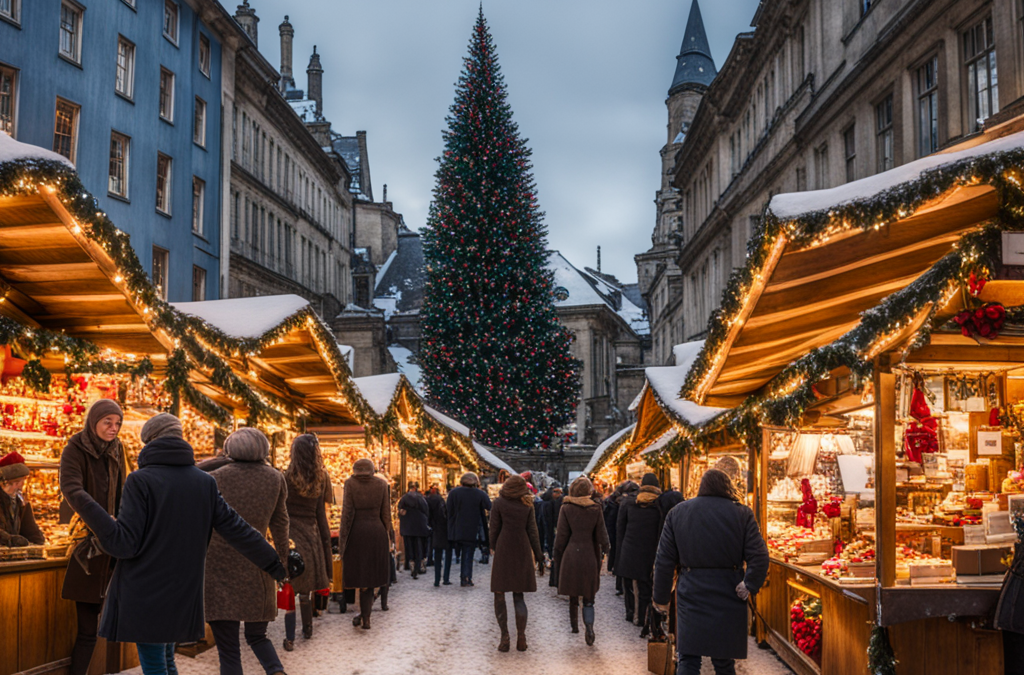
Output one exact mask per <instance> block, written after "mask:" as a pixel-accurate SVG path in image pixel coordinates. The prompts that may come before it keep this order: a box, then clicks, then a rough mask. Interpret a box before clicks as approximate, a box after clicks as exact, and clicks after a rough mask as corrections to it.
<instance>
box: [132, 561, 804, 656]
mask: <svg viewBox="0 0 1024 675" xmlns="http://www.w3.org/2000/svg"><path fill="white" fill-rule="evenodd" d="M427 570H428V575H427V576H426V577H420V578H419V579H417V580H415V581H414V580H412V579H411V578H410V576H409V574H408V573H407V572H406V573H400V574H399V578H398V584H397V585H396V586H394V587H393V588H392V590H391V597H390V599H389V603H388V604H389V605H390V611H387V612H381V611H379V604H375V605H374V611H373V617H372V621H373V628H372V629H371V630H369V631H364V630H361V629H359V628H355V627H353V626H352V617H353V609H352V608H351V606H350V608H349V612H348V613H347V614H327V615H325V616H323V617H321V618H319V619H315V620H314V632H313V639H312V640H303V639H302V636H301V630H299V631H297V632H298V633H299V636H298V639H297V640H296V642H295V651H293V652H285V651H284V650H283V649H281V641H282V640H283V639H284V621H283V619H282V617H281V616H279V617H278V620H277V621H275V622H274V623H272V624H271V625H270V636H271V638H272V639H273V641H274V644H275V646H276V647H277V650H278V654H279V655H280V656H281V659H282V663H284V666H285V668H286V669H287V670H288V672H289V674H290V675H328V674H330V675H334V674H335V673H342V672H344V673H351V674H352V675H389V674H391V673H394V674H395V675H399V674H401V675H406V674H408V673H423V674H425V675H435V674H436V675H441V674H445V675H447V674H448V673H472V674H473V675H499V673H500V674H502V675H507V674H508V673H510V672H524V673H530V674H531V675H555V674H563V673H568V672H579V673H615V675H633V674H636V675H642V674H643V673H646V672H647V642H646V640H641V639H640V637H639V635H640V629H639V628H637V627H636V626H633V625H632V624H628V623H626V622H625V620H624V609H623V606H622V600H621V598H619V597H617V596H616V595H615V584H614V581H613V580H612V578H611V577H604V578H602V584H601V591H600V593H599V594H598V596H597V601H596V606H597V621H596V624H595V633H596V634H597V642H596V644H595V645H594V646H593V647H588V646H587V645H586V643H585V642H584V640H583V632H582V630H583V626H582V619H581V621H580V633H579V634H577V635H573V634H572V633H570V632H569V618H568V617H569V610H568V606H569V603H568V600H567V599H565V598H560V597H558V596H557V595H556V594H555V593H554V589H552V588H549V587H548V586H547V578H544V579H538V582H539V583H538V592H537V593H532V594H527V596H526V603H527V606H528V608H529V612H530V622H529V625H528V627H527V631H526V636H527V641H528V642H529V645H530V648H529V650H528V651H526V652H523V653H520V652H517V651H516V649H515V623H514V619H513V616H512V598H511V596H509V597H508V600H507V602H508V608H509V623H510V626H509V627H510V629H511V632H512V650H511V651H510V652H508V653H505V654H502V653H499V652H498V651H497V645H498V635H499V632H498V628H497V624H496V622H495V620H494V605H493V600H492V598H493V596H492V595H491V594H490V592H489V588H490V569H489V566H487V565H476V566H475V569H474V577H475V578H474V581H475V582H476V586H475V587H473V588H461V587H460V586H459V585H458V573H457V568H456V569H453V572H455V575H454V576H455V582H454V584H453V585H451V586H441V587H439V588H434V575H433V568H427ZM332 609H334V610H335V611H336V610H337V607H336V606H333V605H332ZM749 656H750V659H748V660H747V661H745V662H740V663H739V664H738V667H737V672H738V673H740V675H790V673H791V671H789V669H787V668H786V667H785V666H784V665H783V664H782V662H781V661H779V660H778V659H777V658H776V657H775V655H774V654H773V653H772V652H771V651H765V650H761V649H758V648H757V646H756V645H755V644H754V642H753V641H751V643H750V650H749ZM177 662H178V670H179V672H180V673H181V675H217V673H219V667H218V661H217V650H216V649H211V650H209V651H207V652H206V653H204V654H200V655H199V657H198V658H195V659H191V658H188V657H186V656H181V655H180V654H179V655H178V657H177ZM242 663H243V666H244V668H245V672H246V673H247V674H249V673H251V674H252V675H262V673H263V669H262V668H261V667H260V666H259V663H258V662H257V661H256V659H255V658H254V657H253V655H252V652H250V651H248V650H247V648H246V647H245V643H244V641H243V643H242ZM125 673H130V674H131V675H141V670H140V669H138V668H135V669H133V670H129V671H125ZM703 673H708V674H709V675H710V674H711V673H713V669H712V668H711V664H710V663H709V662H708V660H707V659H705V663H704V671H703Z"/></svg>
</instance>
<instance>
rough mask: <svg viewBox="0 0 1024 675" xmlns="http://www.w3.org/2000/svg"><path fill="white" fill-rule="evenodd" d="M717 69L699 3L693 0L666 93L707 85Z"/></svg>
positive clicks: (670, 93)
mask: <svg viewBox="0 0 1024 675" xmlns="http://www.w3.org/2000/svg"><path fill="white" fill-rule="evenodd" d="M717 74H718V69H717V68H715V61H714V59H712V58H711V48H710V47H709V46H708V36H707V33H705V32H704V19H703V18H702V17H701V15H700V4H699V3H698V0H693V3H692V4H691V5H690V18H689V19H687V21H686V34H685V35H684V36H683V46H682V47H681V48H680V49H679V56H677V57H676V74H675V77H673V78H672V86H671V87H669V90H668V95H669V96H671V95H672V94H674V93H676V92H677V91H679V90H680V89H682V88H683V87H685V86H687V85H690V86H693V85H698V86H700V87H707V86H709V85H710V84H711V82H712V80H714V79H715V75H717Z"/></svg>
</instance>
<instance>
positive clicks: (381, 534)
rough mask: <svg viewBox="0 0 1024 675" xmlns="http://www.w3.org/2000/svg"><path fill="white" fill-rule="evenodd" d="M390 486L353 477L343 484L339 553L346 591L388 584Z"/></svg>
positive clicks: (391, 532)
mask: <svg viewBox="0 0 1024 675" xmlns="http://www.w3.org/2000/svg"><path fill="white" fill-rule="evenodd" d="M394 540H395V529H394V525H393V524H392V522H391V487H390V486H389V485H388V483H387V481H385V480H384V479H383V478H379V477H377V476H375V475H372V474H356V475H354V476H352V477H351V478H349V479H348V480H346V481H345V494H344V496H343V497H342V501H341V525H340V527H339V528H338V551H339V553H340V554H341V556H342V576H343V581H344V583H345V588H379V587H381V586H387V585H388V584H389V583H390V582H391V554H390V551H391V542H393V541H394Z"/></svg>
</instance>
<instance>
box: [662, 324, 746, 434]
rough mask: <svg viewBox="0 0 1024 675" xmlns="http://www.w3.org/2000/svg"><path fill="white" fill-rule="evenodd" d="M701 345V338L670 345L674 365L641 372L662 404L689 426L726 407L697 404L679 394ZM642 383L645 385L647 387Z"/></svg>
mask: <svg viewBox="0 0 1024 675" xmlns="http://www.w3.org/2000/svg"><path fill="white" fill-rule="evenodd" d="M703 347H704V341H703V340H697V341H695V342H686V343H684V344H681V345H676V346H675V347H673V348H672V353H673V354H674V355H675V358H676V365H674V366H660V367H654V368H647V369H646V370H645V371H644V373H645V375H646V377H647V383H646V385H649V386H650V387H651V388H652V389H653V390H654V393H655V394H656V395H657V397H658V400H659V401H661V403H662V405H664V406H666V407H667V408H668V409H669V410H670V411H671V412H672V413H674V414H675V415H676V416H677V417H679V418H680V419H682V420H684V421H685V422H686V423H687V424H690V425H692V426H700V425H702V424H704V423H706V422H709V421H711V420H712V419H714V418H715V417H718V416H719V415H720V414H722V413H723V412H725V410H726V409H725V408H715V407H712V406H706V405H697V404H696V403H694V402H693V401H686V400H684V399H681V398H679V392H680V391H681V390H682V388H683V384H684V383H685V382H686V375H687V374H688V373H689V372H690V368H691V367H693V363H694V361H696V360H697V355H698V354H700V350H701V349H702V348H703ZM646 385H645V387H646Z"/></svg>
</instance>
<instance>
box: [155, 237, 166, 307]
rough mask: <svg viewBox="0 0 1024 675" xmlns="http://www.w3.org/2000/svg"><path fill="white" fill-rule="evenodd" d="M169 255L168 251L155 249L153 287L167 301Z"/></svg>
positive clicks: (157, 247)
mask: <svg viewBox="0 0 1024 675" xmlns="http://www.w3.org/2000/svg"><path fill="white" fill-rule="evenodd" d="M167 255H168V254H167V251H166V249H162V248H160V247H159V246H154V247H153V275H152V276H153V285H154V286H156V293H157V295H159V296H160V297H161V298H163V299H164V300H166V299H167Z"/></svg>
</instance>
